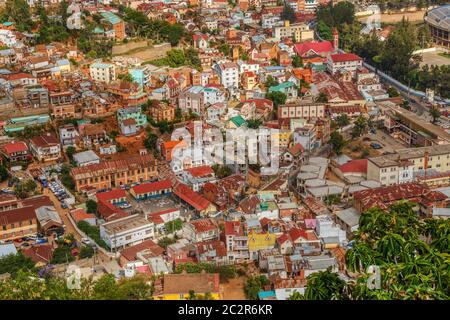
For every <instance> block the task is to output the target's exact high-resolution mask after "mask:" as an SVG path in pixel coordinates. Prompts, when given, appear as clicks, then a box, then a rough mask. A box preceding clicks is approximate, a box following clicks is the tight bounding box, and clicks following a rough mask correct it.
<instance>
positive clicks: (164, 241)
mask: <svg viewBox="0 0 450 320" xmlns="http://www.w3.org/2000/svg"><path fill="white" fill-rule="evenodd" d="M175 242H177V240H176V239H174V238H169V237H163V238H161V239H159V240H158V245H159V246H160V247H161V248H164V249H166V248H167V246H169V245H171V244H174V243H175Z"/></svg>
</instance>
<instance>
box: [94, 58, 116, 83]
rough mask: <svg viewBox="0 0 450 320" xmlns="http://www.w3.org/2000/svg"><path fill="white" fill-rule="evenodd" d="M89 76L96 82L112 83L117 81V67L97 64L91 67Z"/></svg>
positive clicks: (108, 64)
mask: <svg viewBox="0 0 450 320" xmlns="http://www.w3.org/2000/svg"><path fill="white" fill-rule="evenodd" d="M89 74H90V76H91V78H92V80H94V81H98V82H104V83H110V82H112V81H114V80H116V67H115V66H114V65H113V64H111V63H100V62H95V63H93V64H91V66H90V67H89Z"/></svg>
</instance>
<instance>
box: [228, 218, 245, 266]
mask: <svg viewBox="0 0 450 320" xmlns="http://www.w3.org/2000/svg"><path fill="white" fill-rule="evenodd" d="M224 235H225V245H226V248H227V257H228V260H229V261H237V260H241V259H249V253H248V237H247V235H246V234H244V228H243V225H242V224H241V222H240V221H225V229H224Z"/></svg>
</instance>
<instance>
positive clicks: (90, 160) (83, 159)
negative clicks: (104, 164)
mask: <svg viewBox="0 0 450 320" xmlns="http://www.w3.org/2000/svg"><path fill="white" fill-rule="evenodd" d="M73 160H74V161H75V162H76V164H77V166H78V167H84V166H88V165H91V164H98V163H100V157H99V156H98V155H97V154H96V153H95V152H94V151H92V150H87V151H83V152H78V153H75V154H74V155H73Z"/></svg>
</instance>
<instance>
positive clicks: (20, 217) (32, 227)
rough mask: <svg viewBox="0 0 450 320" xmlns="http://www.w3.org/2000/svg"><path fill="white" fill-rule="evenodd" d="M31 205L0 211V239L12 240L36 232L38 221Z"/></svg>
mask: <svg viewBox="0 0 450 320" xmlns="http://www.w3.org/2000/svg"><path fill="white" fill-rule="evenodd" d="M34 209H35V208H34V207H33V206H24V207H20V208H16V209H11V210H6V211H3V212H0V240H3V241H7V240H14V239H19V238H23V237H26V236H30V235H33V234H36V233H37V232H38V221H37V217H36V212H35V211H34Z"/></svg>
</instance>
